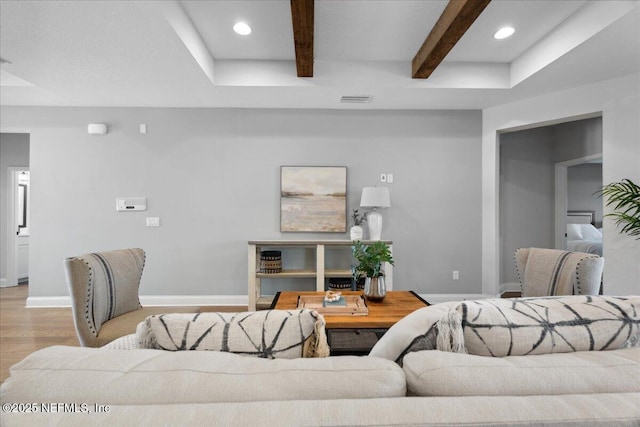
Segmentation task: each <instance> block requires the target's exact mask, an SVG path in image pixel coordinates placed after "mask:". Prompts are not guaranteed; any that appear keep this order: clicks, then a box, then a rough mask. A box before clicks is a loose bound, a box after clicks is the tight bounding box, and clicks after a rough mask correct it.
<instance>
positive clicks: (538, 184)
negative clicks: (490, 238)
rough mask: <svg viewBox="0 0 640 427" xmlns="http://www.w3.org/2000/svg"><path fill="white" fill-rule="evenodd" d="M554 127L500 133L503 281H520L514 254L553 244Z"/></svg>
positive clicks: (501, 274)
mask: <svg viewBox="0 0 640 427" xmlns="http://www.w3.org/2000/svg"><path fill="white" fill-rule="evenodd" d="M551 133H552V131H551V129H550V128H548V127H545V128H537V129H531V130H526V131H520V132H512V133H505V134H503V135H500V241H501V245H500V247H501V249H502V257H501V259H502V262H501V265H500V270H501V271H500V283H505V282H518V276H517V273H516V270H515V264H514V260H513V254H514V252H515V251H516V249H518V248H523V247H541V248H545V247H547V248H550V247H553V206H554V202H553V186H554V178H553V141H552V140H551Z"/></svg>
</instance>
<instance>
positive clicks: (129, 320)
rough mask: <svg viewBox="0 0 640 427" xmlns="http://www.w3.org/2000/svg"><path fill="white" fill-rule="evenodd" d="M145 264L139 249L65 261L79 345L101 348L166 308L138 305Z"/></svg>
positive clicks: (129, 332)
mask: <svg viewBox="0 0 640 427" xmlns="http://www.w3.org/2000/svg"><path fill="white" fill-rule="evenodd" d="M144 263H145V253H144V251H143V250H142V249H119V250H113V251H106V252H97V253H91V254H86V255H81V256H77V257H71V258H66V259H65V260H64V266H65V271H66V275H67V284H68V285H69V292H70V294H71V302H72V311H73V321H74V324H75V327H76V333H77V334H78V339H79V341H80V345H82V346H83V347H102V346H103V345H105V344H107V343H109V342H111V341H113V340H115V339H116V338H119V337H122V336H124V335H128V334H133V333H135V331H136V326H137V325H138V323H140V322H142V321H143V320H144V319H146V318H147V317H148V316H150V315H152V314H158V313H161V312H166V311H168V309H167V308H163V309H160V310H159V309H158V308H151V309H149V308H142V306H141V305H140V299H139V298H138V288H139V286H140V279H141V278H142V270H143V268H144ZM169 310H170V311H184V310H175V309H169ZM189 311H194V310H189Z"/></svg>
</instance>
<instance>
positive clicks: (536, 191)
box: [500, 117, 602, 284]
mask: <svg viewBox="0 0 640 427" xmlns="http://www.w3.org/2000/svg"><path fill="white" fill-rule="evenodd" d="M598 153H602V118H601V117H595V118H591V119H585V120H577V121H572V122H567V123H562V124H558V125H553V126H544V127H539V128H534V129H528V130H522V131H516V132H509V133H504V134H501V135H500V248H501V254H500V283H501V284H505V283H516V282H518V275H517V273H516V270H515V264H514V261H513V253H514V252H515V250H516V249H518V248H522V247H541V248H553V247H554V209H555V201H554V194H555V187H554V186H555V181H554V180H555V178H554V167H555V163H558V162H562V161H566V160H571V159H576V158H580V157H584V156H588V155H591V154H598ZM601 182H602V181H601ZM581 191H582V190H581ZM591 192H593V191H591ZM569 200H571V198H569ZM597 200H600V210H599V211H600V218H602V201H601V199H597ZM596 202H597V201H596ZM569 206H570V207H569V209H572V208H571V205H569ZM581 209H585V208H581ZM590 210H593V209H590ZM600 221H602V219H600Z"/></svg>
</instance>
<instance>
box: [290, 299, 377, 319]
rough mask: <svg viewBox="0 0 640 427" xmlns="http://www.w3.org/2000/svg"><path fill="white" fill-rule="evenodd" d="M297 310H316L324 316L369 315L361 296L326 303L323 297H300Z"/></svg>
mask: <svg viewBox="0 0 640 427" xmlns="http://www.w3.org/2000/svg"><path fill="white" fill-rule="evenodd" d="M298 308H299V309H303V308H308V309H310V310H316V311H317V312H318V313H320V314H322V315H324V316H366V315H367V314H369V309H368V308H367V304H366V303H365V301H364V298H362V295H345V296H340V299H338V300H337V301H332V302H327V301H325V297H324V296H315V295H314V296H311V295H300V296H299V297H298Z"/></svg>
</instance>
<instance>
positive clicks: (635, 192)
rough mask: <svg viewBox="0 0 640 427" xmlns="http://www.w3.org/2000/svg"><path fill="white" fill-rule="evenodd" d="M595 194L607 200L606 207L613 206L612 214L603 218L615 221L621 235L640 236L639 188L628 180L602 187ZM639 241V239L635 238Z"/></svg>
mask: <svg viewBox="0 0 640 427" xmlns="http://www.w3.org/2000/svg"><path fill="white" fill-rule="evenodd" d="M596 194H598V195H600V196H602V197H605V198H606V199H607V202H606V206H611V205H613V212H612V213H608V214H606V215H605V216H610V217H613V218H615V219H616V225H617V226H618V227H621V228H620V232H621V233H627V234H629V235H630V236H640V187H639V186H637V185H636V184H634V183H633V182H632V181H631V180H630V179H623V180H622V181H620V182H612V183H611V184H607V185H605V186H604V187H602V188H601V189H600V190H598V191H597V192H596ZM636 239H639V240H640V237H636Z"/></svg>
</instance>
